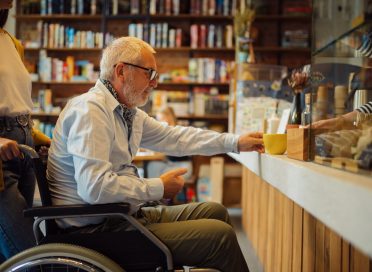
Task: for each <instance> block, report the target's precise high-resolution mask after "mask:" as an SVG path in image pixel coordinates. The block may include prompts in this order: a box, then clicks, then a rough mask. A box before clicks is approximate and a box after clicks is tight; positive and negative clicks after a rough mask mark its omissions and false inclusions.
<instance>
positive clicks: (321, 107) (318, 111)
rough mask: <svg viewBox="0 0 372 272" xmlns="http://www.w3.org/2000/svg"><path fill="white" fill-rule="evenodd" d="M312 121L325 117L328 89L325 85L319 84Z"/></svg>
mask: <svg viewBox="0 0 372 272" xmlns="http://www.w3.org/2000/svg"><path fill="white" fill-rule="evenodd" d="M314 109H315V110H314V111H313V113H314V116H313V121H319V120H322V119H326V118H327V111H328V89H327V86H324V85H320V86H319V87H318V91H317V94H316V104H315V107H314Z"/></svg>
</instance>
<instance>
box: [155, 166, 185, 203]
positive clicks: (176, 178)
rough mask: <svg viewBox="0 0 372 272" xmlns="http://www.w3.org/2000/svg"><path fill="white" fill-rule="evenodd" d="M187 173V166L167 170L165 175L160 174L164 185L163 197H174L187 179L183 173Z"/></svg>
mask: <svg viewBox="0 0 372 272" xmlns="http://www.w3.org/2000/svg"><path fill="white" fill-rule="evenodd" d="M186 173H187V169H186V168H177V169H174V170H171V171H168V172H165V173H164V174H163V175H161V176H160V178H161V180H162V181H163V185H164V195H163V198H165V199H170V198H173V197H174V196H175V195H176V194H178V193H179V192H180V191H181V189H182V187H183V185H184V184H185V180H184V178H183V177H182V175H184V174H186Z"/></svg>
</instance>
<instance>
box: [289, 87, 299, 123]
mask: <svg viewBox="0 0 372 272" xmlns="http://www.w3.org/2000/svg"><path fill="white" fill-rule="evenodd" d="M301 114H302V108H301V93H300V92H298V93H296V94H295V95H294V96H293V102H292V107H291V111H290V113H289V120H288V124H289V125H301Z"/></svg>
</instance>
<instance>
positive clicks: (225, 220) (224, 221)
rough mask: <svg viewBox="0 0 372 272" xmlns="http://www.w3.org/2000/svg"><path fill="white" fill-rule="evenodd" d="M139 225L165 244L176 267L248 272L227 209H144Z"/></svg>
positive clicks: (202, 206) (212, 205)
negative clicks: (186, 266) (141, 224)
mask: <svg viewBox="0 0 372 272" xmlns="http://www.w3.org/2000/svg"><path fill="white" fill-rule="evenodd" d="M142 216H143V218H141V219H140V221H141V222H142V223H143V224H144V225H145V226H146V228H148V229H149V230H150V231H152V232H153V233H154V234H155V235H156V236H157V237H158V238H159V239H160V240H162V241H163V242H164V243H165V244H166V245H167V246H168V248H169V249H170V251H171V252H172V254H173V260H174V264H175V265H181V264H183V265H188V266H197V267H203V268H215V269H218V270H221V271H224V272H240V271H242V272H245V271H249V270H248V267H247V264H246V262H245V260H244V257H243V254H242V252H241V250H240V247H239V244H238V241H237V238H236V234H235V231H234V230H233V228H232V226H231V224H230V219H229V215H228V213H227V210H226V208H225V207H224V206H222V205H220V204H218V203H213V202H203V203H190V204H184V205H176V206H156V207H145V208H142Z"/></svg>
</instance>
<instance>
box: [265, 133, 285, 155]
mask: <svg viewBox="0 0 372 272" xmlns="http://www.w3.org/2000/svg"><path fill="white" fill-rule="evenodd" d="M263 142H264V145H265V153H269V154H271V155H281V154H284V152H285V151H286V150H287V134H264V135H263Z"/></svg>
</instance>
